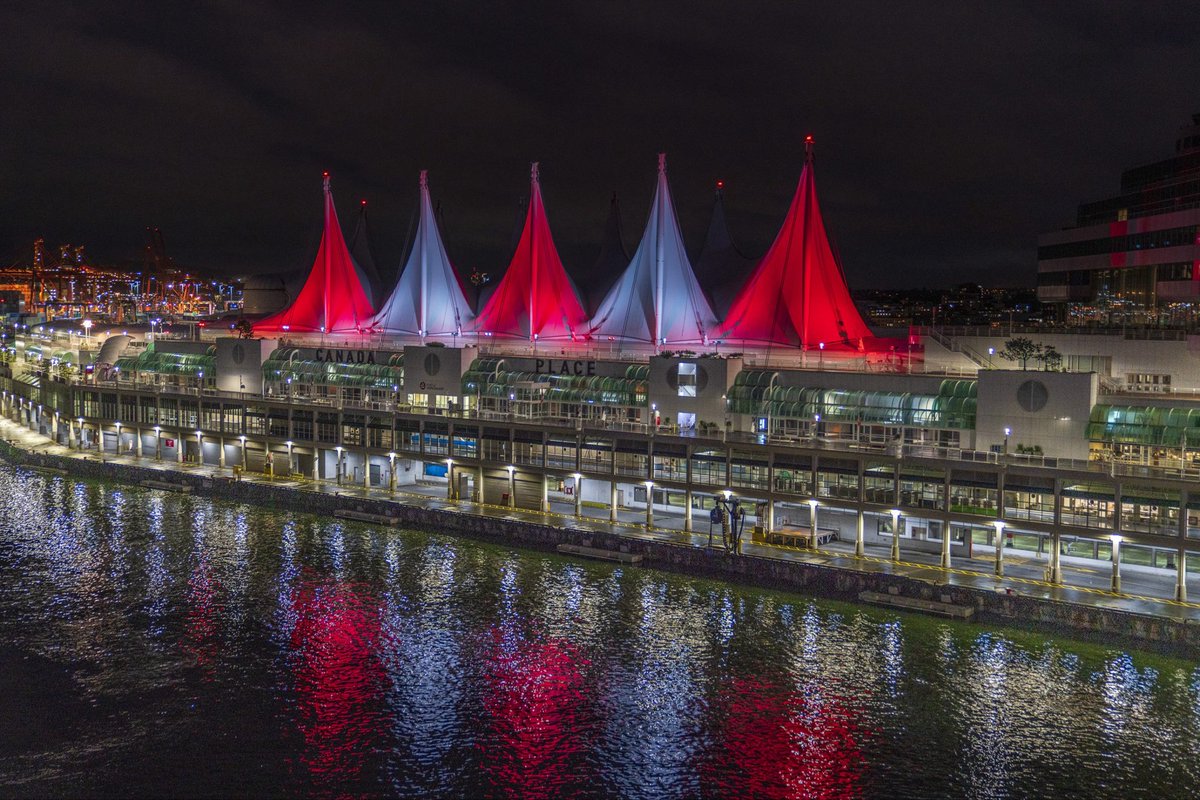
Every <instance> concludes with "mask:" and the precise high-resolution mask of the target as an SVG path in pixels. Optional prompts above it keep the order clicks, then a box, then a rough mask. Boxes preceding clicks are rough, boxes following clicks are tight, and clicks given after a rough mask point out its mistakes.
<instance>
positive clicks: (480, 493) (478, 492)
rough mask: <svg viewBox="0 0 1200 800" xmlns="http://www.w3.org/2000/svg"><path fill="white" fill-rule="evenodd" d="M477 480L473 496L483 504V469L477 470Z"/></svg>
mask: <svg viewBox="0 0 1200 800" xmlns="http://www.w3.org/2000/svg"><path fill="white" fill-rule="evenodd" d="M476 477H477V478H478V480H476V481H475V496H476V498H478V501H479V502H480V503H483V502H485V500H484V497H483V467H480V468H479V473H478V474H477V475H476Z"/></svg>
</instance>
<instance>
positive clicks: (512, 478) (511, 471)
mask: <svg viewBox="0 0 1200 800" xmlns="http://www.w3.org/2000/svg"><path fill="white" fill-rule="evenodd" d="M516 505H517V468H516V467H514V466H513V465H512V464H509V465H508V507H509V508H515V507H516Z"/></svg>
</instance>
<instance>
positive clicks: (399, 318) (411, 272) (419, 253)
mask: <svg viewBox="0 0 1200 800" xmlns="http://www.w3.org/2000/svg"><path fill="white" fill-rule="evenodd" d="M473 321H474V314H473V313H472V312H471V307H470V305H468V304H467V298H466V297H465V296H464V295H463V290H462V284H461V283H459V280H458V273H457V272H455V271H454V265H452V264H451V263H450V257H449V256H447V255H446V247H445V245H443V244H442V236H441V232H440V231H439V230H438V224H437V218H436V217H435V216H434V213H433V203H432V202H431V201H430V198H429V180H428V173H427V172H426V171H425V170H421V178H420V216H419V217H418V220H417V235H416V237H415V238H414V240H413V249H412V252H411V253H409V255H408V261H407V262H406V263H405V265H404V269H403V270H402V271H401V273H400V279H399V280H398V281H396V288H395V289H393V290H392V294H391V296H390V297H388V299H387V301H386V302H385V303H384V304H383V306H382V307H381V308H380V309H379V313H378V314H376V315H375V319H374V320H372V321H371V324H370V328H371V330H373V331H376V332H380V333H392V334H414V335H417V336H422V337H424V336H458V335H460V334H461V333H462V332H463V330H464V329H470V326H471V323H472V322H473Z"/></svg>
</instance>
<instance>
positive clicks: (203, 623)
mask: <svg viewBox="0 0 1200 800" xmlns="http://www.w3.org/2000/svg"><path fill="white" fill-rule="evenodd" d="M218 588H219V587H218V585H217V582H216V580H214V579H213V577H212V569H211V568H210V567H209V566H208V562H207V561H206V560H204V559H203V558H202V559H200V561H199V562H198V563H197V564H196V567H195V569H193V570H192V574H191V575H189V576H188V584H187V617H186V620H187V621H186V623H185V625H184V630H183V645H182V646H183V650H184V652H186V653H189V654H190V655H191V656H192V657H193V658H194V659H196V664H197V665H198V666H199V667H200V669H201V670H202V671H203V674H204V677H205V678H206V679H208V680H212V678H213V672H214V670H213V668H214V666H215V664H216V661H217V655H218V653H219V652H220V649H221V641H220V631H219V629H218V615H219V612H220V604H219V602H218V600H217V589H218Z"/></svg>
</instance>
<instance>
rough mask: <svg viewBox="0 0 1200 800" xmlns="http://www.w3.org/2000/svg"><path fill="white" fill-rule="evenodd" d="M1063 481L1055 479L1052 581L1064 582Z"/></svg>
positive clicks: (1051, 546) (1051, 540) (1051, 556)
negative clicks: (1061, 529)
mask: <svg viewBox="0 0 1200 800" xmlns="http://www.w3.org/2000/svg"><path fill="white" fill-rule="evenodd" d="M1062 509H1063V497H1062V481H1061V480H1055V481H1054V528H1053V529H1052V530H1051V531H1050V575H1049V578H1050V582H1051V583H1053V584H1055V585H1056V586H1057V585H1060V584H1062V582H1063V578H1062V533H1061V532H1060V530H1059V529H1060V528H1061V527H1062Z"/></svg>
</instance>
